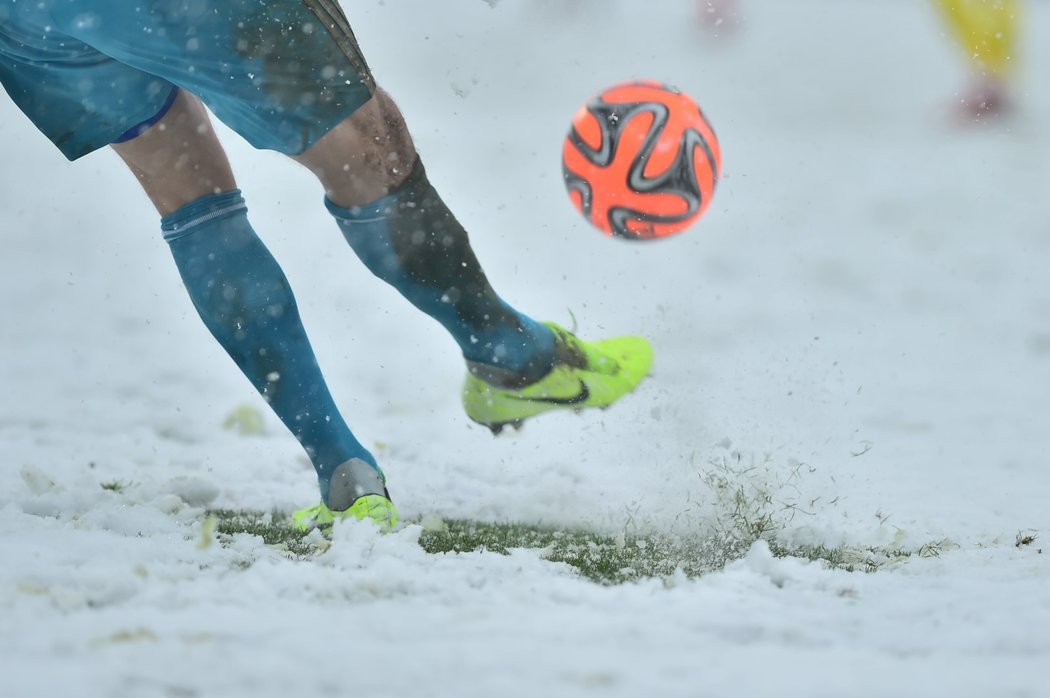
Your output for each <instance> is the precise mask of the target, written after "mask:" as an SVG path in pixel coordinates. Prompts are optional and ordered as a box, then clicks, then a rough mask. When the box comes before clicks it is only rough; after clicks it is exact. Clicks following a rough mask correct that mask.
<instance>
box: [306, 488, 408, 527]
mask: <svg viewBox="0 0 1050 698" xmlns="http://www.w3.org/2000/svg"><path fill="white" fill-rule="evenodd" d="M397 518H398V514H397V507H395V506H394V503H393V502H391V501H390V500H389V499H387V498H386V497H384V496H383V495H381V494H366V495H365V496H363V497H358V498H357V500H356V501H354V503H353V504H351V505H350V508H349V509H347V510H346V511H332V510H331V509H329V508H328V507H327V506H325V504H324V503H323V502H322V503H320V504H315V505H314V506H312V507H307V508H306V509H300V510H299V511H297V512H295V513H294V514H293V515H292V523H294V524H295V526H296V528H298V529H300V530H303V531H309V530H310V529H311V528H327V527H330V526H331V525H332V523H333V522H334V521H335V520H336V519H357V520H358V521H364V520H365V519H369V520H371V521H373V522H374V523H375V524H376V526H379V528H380V529H381V530H383V531H389V530H391V529H393V528H394V526H396V525H397Z"/></svg>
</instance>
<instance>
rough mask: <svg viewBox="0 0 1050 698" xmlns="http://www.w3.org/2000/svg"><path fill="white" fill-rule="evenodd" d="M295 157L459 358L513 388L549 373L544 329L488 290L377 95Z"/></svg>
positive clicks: (354, 238) (388, 105)
mask: <svg viewBox="0 0 1050 698" xmlns="http://www.w3.org/2000/svg"><path fill="white" fill-rule="evenodd" d="M296 159H297V160H299V161H300V162H302V163H303V164H305V165H306V166H307V167H309V168H310V169H311V170H312V171H313V172H315V173H316V174H317V176H318V178H319V179H320V180H321V182H322V184H323V186H324V188H325V190H326V192H327V193H328V198H327V204H328V208H329V210H330V211H331V212H332V214H333V215H334V216H335V218H336V220H337V222H338V224H339V227H340V228H341V230H342V232H343V235H344V236H345V238H346V240H347V241H348V242H349V243H350V246H351V247H352V248H353V250H354V251H355V252H356V253H357V255H358V256H359V257H360V258H361V260H362V261H363V262H364V263H365V265H366V266H367V267H368V268H369V269H370V270H371V271H372V272H373V273H374V274H375V275H376V276H378V277H380V278H382V279H383V280H385V281H387V282H388V283H390V284H391V285H393V286H394V287H395V288H396V289H397V290H398V291H399V292H400V293H401V294H402V295H404V296H405V298H407V299H408V300H409V301H411V302H412V303H413V304H414V305H415V306H416V307H417V308H419V309H420V310H422V311H423V312H424V313H426V314H427V315H429V316H431V317H432V318H434V319H435V320H437V321H438V322H440V323H441V324H442V325H443V326H444V327H445V328H446V329H447V330H448V331H449V333H450V334H451V335H452V337H453V339H454V340H455V341H456V342H457V344H458V345H459V348H460V350H461V351H462V353H463V356H464V357H465V358H466V359H467V361H469V362H472V363H473V364H477V365H479V366H489V367H492V368H493V369H494V370H499V371H506V372H509V373H512V374H514V376H515V377H516V378H517V379H518V380H519V381H520V382H522V383H528V382H532V381H534V380H536V379H538V378H540V377H542V376H543V375H545V374H546V373H547V372H548V371H549V370H550V368H551V366H552V365H553V361H554V335H553V333H552V332H551V331H550V329H549V328H547V327H545V326H544V325H542V324H541V323H538V322H536V321H534V320H532V319H531V318H529V317H528V316H526V315H524V314H523V313H521V312H519V311H517V310H516V309H514V308H513V307H511V306H510V305H509V304H507V303H506V302H505V301H504V300H503V299H502V298H501V297H500V296H499V295H498V294H497V293H496V292H495V290H494V289H493V287H492V285H491V284H490V283H489V281H488V279H487V277H486V276H485V273H484V271H483V270H482V268H481V265H480V263H479V262H478V259H477V257H476V256H475V255H474V252H473V250H472V248H471V245H470V241H469V239H468V237H467V232H466V231H465V230H464V228H463V226H462V225H461V224H460V223H459V221H458V220H457V219H456V217H455V216H454V215H453V214H452V212H451V211H450V210H449V209H448V207H447V206H445V204H444V202H443V201H442V200H441V198H440V197H439V196H438V194H437V192H436V191H435V189H434V187H433V185H432V184H431V183H430V181H429V179H428V177H427V174H426V170H425V169H424V167H423V164H422V162H421V161H420V160H419V158H418V156H417V155H416V152H415V149H414V147H413V145H412V139H411V136H410V135H409V132H408V129H407V127H406V126H405V122H404V119H403V118H402V116H401V113H400V111H399V110H398V108H397V106H396V105H395V104H394V102H393V100H392V99H390V97H389V96H388V95H387V94H386V93H385V92H383V91H382V90H378V91H377V92H376V93H375V96H374V97H373V98H372V99H371V100H370V101H369V102H367V103H366V104H365V105H364V106H362V107H361V108H360V109H358V110H357V111H356V112H354V113H353V114H352V115H351V116H350V117H349V118H347V119H346V120H345V121H343V122H342V123H340V124H339V125H338V126H336V127H335V128H334V129H332V130H331V131H330V132H329V133H328V134H326V135H325V136H324V137H323V138H321V139H320V140H319V141H318V142H317V144H316V145H314V146H313V147H312V148H310V149H309V150H307V151H306V152H305V153H303V154H301V155H299V156H297V157H296Z"/></svg>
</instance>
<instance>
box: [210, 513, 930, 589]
mask: <svg viewBox="0 0 1050 698" xmlns="http://www.w3.org/2000/svg"><path fill="white" fill-rule="evenodd" d="M209 515H210V516H213V517H215V520H216V527H215V532H216V534H217V535H218V537H219V540H220V542H222V541H223V538H224V537H228V536H230V535H233V534H235V533H248V534H251V535H256V536H259V537H261V538H262V539H263V541H264V542H265V543H266V544H267V545H270V546H273V547H275V548H278V549H280V550H284V551H287V553H288V554H289V555H290V556H291V557H293V558H296V559H308V558H312V557H315V556H316V555H318V554H321V553H323V552H324V550H325V549H326V548H327V546H326V545H324V544H323V543H322V544H321V545H318V543H317V538H316V537H312V538H310V539H307V537H306V536H307V534H306V533H304V532H302V531H300V530H299V529H297V528H295V527H294V526H293V525H292V523H291V518H290V517H289V516H288V515H287V514H284V513H281V512H259V511H237V510H229V509H221V510H215V511H212V512H210V514H209ZM748 530H749V532H750V534H751V535H752V536H753V535H754V534H755V533H756V531H757V529H755V528H750V529H748ZM763 533H768V531H763ZM765 539H766V540H767V542H769V545H770V550H771V551H772V553H773V554H774V555H775V556H777V557H788V556H791V557H800V558H803V559H807V560H819V561H821V562H824V563H825V564H826V565H828V566H829V567H833V568H837V569H843V570H848V571H868V572H872V571H875V570H877V569H879V568H881V567H882V566H884V565H886V564H888V563H892V562H896V561H900V560H903V559H905V558H907V557H911V556H912V555H920V556H926V555H925V554H924V550H925V549H926V546H924V548H923V549H918V550H905V549H888V548H867V549H848V548H827V547H823V546H794V547H792V546H786V545H782V544H780V543H778V542H777V541H776V539H775V538H770V537H768V536H767V537H766V538H765ZM756 540H758V537H753V538H752V539H750V540H748V539H747V538H746V537H741V536H737V537H735V538H733V539H727V538H725V537H724V536H721V535H714V536H711V537H708V538H702V537H697V538H683V537H680V536H664V535H658V534H647V535H620V536H609V535H603V534H598V533H593V532H589V531H585V530H559V529H555V528H551V527H546V526H538V525H533V524H525V523H489V522H483V521H469V520H462V519H453V520H447V521H443V522H441V525H439V526H428V528H427V529H426V530H424V531H423V533H422V535H421V536H420V540H419V544H420V545H421V546H422V547H423V549H424V550H426V551H427V552H428V553H432V554H442V553H465V552H487V553H493V554H499V555H506V554H507V553H508V552H509V551H511V550H513V549H521V548H526V549H534V550H539V551H540V554H541V556H542V557H543V558H544V559H547V560H550V561H552V562H561V563H565V564H567V565H569V566H571V567H573V568H575V569H576V570H577V571H578V572H579V573H580V574H581V575H582V576H583V577H586V578H587V579H590V580H592V581H594V582H596V583H598V584H606V585H611V584H622V583H625V582H632V581H637V580H640V579H645V578H667V577H670V576H672V575H675V574H684V575H685V576H686V577H690V578H695V577H699V576H702V575H704V574H707V573H709V572H713V571H716V570H719V569H722V568H723V567H725V565H726V564H728V563H729V562H732V561H733V560H736V559H739V558H741V557H743V555H744V554H746V552H747V550H748V549H749V548H750V546H751V544H752V543H754V542H755V541H756ZM931 545H933V544H931ZM941 545H943V542H942V543H941Z"/></svg>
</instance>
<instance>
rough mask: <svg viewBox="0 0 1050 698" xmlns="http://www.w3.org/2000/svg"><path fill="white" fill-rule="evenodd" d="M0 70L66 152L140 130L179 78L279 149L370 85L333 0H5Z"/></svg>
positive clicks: (296, 143) (304, 136) (293, 148)
mask: <svg viewBox="0 0 1050 698" xmlns="http://www.w3.org/2000/svg"><path fill="white" fill-rule="evenodd" d="M0 82H2V83H3V85H4V87H5V88H6V90H7V92H8V94H9V95H10V96H11V99H12V100H14V102H15V103H16V104H17V105H18V106H19V108H20V109H21V110H22V111H24V112H25V113H26V115H28V116H29V118H30V119H32V121H33V123H34V124H36V126H37V128H39V129H40V130H41V131H42V132H43V133H44V134H45V135H46V136H47V137H48V138H50V139H51V141H52V142H53V143H54V144H55V145H56V146H58V148H59V149H60V150H61V151H62V153H63V154H65V156H66V157H67V158H69V159H70V160H75V159H76V158H78V157H80V156H82V155H86V154H87V153H90V152H92V151H94V150H97V149H99V148H102V147H104V146H106V145H108V144H110V143H113V142H115V141H117V140H119V139H120V138H121V137H122V136H124V137H127V136H129V135H134V134H135V133H137V130H136V128H137V127H139V126H140V125H142V124H149V123H151V120H153V119H155V118H156V117H157V115H158V114H161V113H163V111H164V110H165V109H166V108H167V105H170V103H171V100H172V98H173V95H174V94H175V91H176V90H177V89H178V88H182V89H185V90H186V91H188V92H191V93H193V94H195V95H197V96H198V97H200V98H201V100H203V102H204V103H205V104H206V105H208V108H209V109H210V110H211V111H212V113H214V114H215V116H216V117H218V118H219V119H220V120H222V121H223V122H224V123H225V124H226V125H227V126H229V127H230V128H231V129H233V130H234V131H236V132H237V133H239V134H240V135H241V136H243V137H244V138H245V139H246V140H247V141H248V142H249V143H251V144H252V145H254V146H255V147H257V148H265V149H267V150H276V151H278V152H282V153H288V154H297V153H301V152H302V151H304V150H306V149H308V148H309V147H310V146H311V145H313V144H314V143H315V142H316V141H317V140H318V139H319V138H320V137H321V136H323V135H324V134H326V133H328V131H330V130H331V129H332V128H333V127H334V126H335V125H336V124H338V123H339V122H341V121H342V120H344V119H345V118H346V117H348V116H349V115H350V114H352V113H353V112H354V111H355V110H356V109H357V108H359V107H360V106H361V105H362V104H364V103H365V102H367V101H368V99H369V98H370V97H371V96H372V93H373V92H374V91H375V83H374V81H373V79H372V75H371V72H370V71H369V69H368V65H367V64H366V63H365V60H364V58H363V56H362V55H361V51H360V49H359V47H358V45H357V41H356V40H355V39H354V35H353V33H352V32H351V30H350V25H349V23H348V22H347V20H346V17H345V15H344V14H343V12H342V10H340V8H339V5H338V4H337V0H136V1H135V2H131V1H130V0H119V1H118V0H32V1H30V0H23V1H19V2H14V1H10V0H2V1H0Z"/></svg>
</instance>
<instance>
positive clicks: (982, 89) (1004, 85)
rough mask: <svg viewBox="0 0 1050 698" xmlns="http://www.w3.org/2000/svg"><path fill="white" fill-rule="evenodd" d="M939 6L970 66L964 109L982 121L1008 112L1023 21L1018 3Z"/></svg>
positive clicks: (946, 0)
mask: <svg viewBox="0 0 1050 698" xmlns="http://www.w3.org/2000/svg"><path fill="white" fill-rule="evenodd" d="M937 5H938V7H939V8H940V10H941V14H942V16H943V17H944V20H945V22H946V23H947V25H948V27H949V29H950V30H951V32H952V34H953V35H954V37H955V40H956V41H957V43H958V44H959V46H960V47H961V48H962V49H963V50H964V51H965V55H966V57H967V61H968V63H969V65H970V72H971V85H970V86H969V87H968V89H967V92H966V93H965V94H964V95H963V96H962V98H961V100H962V105H961V106H962V107H963V109H964V110H965V111H966V112H967V113H968V114H969V115H971V116H974V117H983V116H994V115H996V114H998V113H1000V112H1001V111H1003V110H1004V109H1006V108H1008V107H1009V89H1010V80H1011V76H1012V74H1013V72H1014V71H1015V67H1016V59H1017V54H1016V43H1017V27H1018V25H1019V21H1020V19H1019V16H1018V13H1019V7H1018V3H1017V2H1016V0H937Z"/></svg>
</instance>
